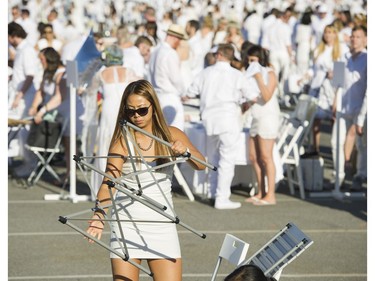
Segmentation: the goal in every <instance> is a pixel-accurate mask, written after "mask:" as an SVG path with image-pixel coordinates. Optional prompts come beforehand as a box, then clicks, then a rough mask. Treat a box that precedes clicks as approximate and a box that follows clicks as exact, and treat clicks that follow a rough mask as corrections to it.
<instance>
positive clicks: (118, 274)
mask: <svg viewBox="0 0 375 281" xmlns="http://www.w3.org/2000/svg"><path fill="white" fill-rule="evenodd" d="M132 261H134V262H136V263H137V264H141V261H140V260H138V259H132ZM111 264H112V274H113V281H138V280H139V269H138V268H137V267H135V266H134V265H132V264H130V263H128V262H126V261H124V260H122V259H111Z"/></svg>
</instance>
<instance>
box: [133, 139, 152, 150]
mask: <svg viewBox="0 0 375 281" xmlns="http://www.w3.org/2000/svg"><path fill="white" fill-rule="evenodd" d="M153 143H154V139H151V141H150V144H149V146H148V147H147V148H143V147H142V146H141V144H140V143H137V144H138V147H139V148H140V149H141V150H143V151H149V150H150V148H151V146H152V144H153Z"/></svg>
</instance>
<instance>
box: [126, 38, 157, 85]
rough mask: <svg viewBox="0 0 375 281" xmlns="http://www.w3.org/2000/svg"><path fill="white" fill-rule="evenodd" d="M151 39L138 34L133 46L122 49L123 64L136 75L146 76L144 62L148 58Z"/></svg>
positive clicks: (146, 61)
mask: <svg viewBox="0 0 375 281" xmlns="http://www.w3.org/2000/svg"><path fill="white" fill-rule="evenodd" d="M151 47H152V41H151V40H150V39H149V38H148V37H146V36H139V37H138V38H137V40H136V41H135V43H134V46H131V47H128V48H125V49H123V66H124V67H127V68H131V69H132V70H134V72H135V74H136V75H137V76H138V77H141V78H145V77H146V64H147V63H148V61H149V59H150V49H151Z"/></svg>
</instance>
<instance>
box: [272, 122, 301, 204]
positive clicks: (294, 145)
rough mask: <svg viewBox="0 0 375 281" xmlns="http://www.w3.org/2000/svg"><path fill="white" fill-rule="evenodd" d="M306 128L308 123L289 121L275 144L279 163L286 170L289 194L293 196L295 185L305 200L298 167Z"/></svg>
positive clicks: (299, 167)
mask: <svg viewBox="0 0 375 281" xmlns="http://www.w3.org/2000/svg"><path fill="white" fill-rule="evenodd" d="M307 128H308V121H304V122H303V123H300V122H299V121H298V120H292V119H291V120H289V121H288V122H287V123H286V125H285V126H284V128H283V132H282V134H281V135H280V137H279V139H278V140H277V142H276V147H277V149H278V151H279V153H280V161H281V164H282V165H283V167H284V168H285V169H286V173H287V180H288V185H289V189H290V193H291V194H292V195H294V193H295V190H294V185H295V184H297V185H298V187H299V191H300V196H301V198H302V199H305V187H304V184H303V178H302V168H301V165H300V147H301V145H302V142H301V139H302V136H303V133H304V132H305V131H306V130H307Z"/></svg>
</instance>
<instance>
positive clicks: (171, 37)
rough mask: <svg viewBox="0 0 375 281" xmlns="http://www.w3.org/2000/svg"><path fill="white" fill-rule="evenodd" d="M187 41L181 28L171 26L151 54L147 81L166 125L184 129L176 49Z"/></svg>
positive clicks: (180, 78) (180, 77)
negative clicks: (156, 98) (160, 107)
mask: <svg viewBox="0 0 375 281" xmlns="http://www.w3.org/2000/svg"><path fill="white" fill-rule="evenodd" d="M185 39H187V36H186V34H185V30H184V28H183V27H182V26H179V25H176V24H172V25H171V26H170V27H169V29H168V30H167V35H166V38H165V41H164V42H162V43H161V44H160V46H158V47H157V48H156V49H155V50H154V51H153V52H152V53H151V58H150V63H149V81H150V82H151V83H152V86H153V87H154V88H155V91H156V93H157V95H158V98H159V101H160V104H161V106H162V109H163V113H164V116H165V118H166V119H167V123H168V125H171V126H174V127H177V128H179V129H180V130H183V129H184V123H185V117H184V108H183V106H182V101H181V95H182V94H183V93H184V92H185V87H184V82H183V77H182V74H181V69H180V58H179V56H178V53H177V51H176V49H177V48H178V46H179V45H180V41H181V40H185Z"/></svg>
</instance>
